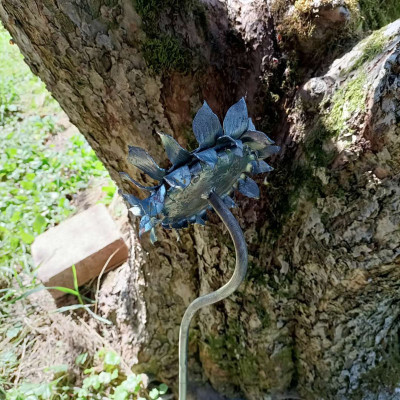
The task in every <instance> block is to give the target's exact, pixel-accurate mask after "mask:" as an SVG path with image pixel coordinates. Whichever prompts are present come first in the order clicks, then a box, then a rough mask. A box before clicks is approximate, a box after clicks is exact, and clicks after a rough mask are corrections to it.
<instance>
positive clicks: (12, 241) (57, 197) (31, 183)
mask: <svg viewBox="0 0 400 400" xmlns="http://www.w3.org/2000/svg"><path fill="white" fill-rule="evenodd" d="M10 40H11V38H10V36H9V34H8V33H7V32H6V31H5V30H4V29H3V28H2V27H0V54H1V55H2V56H1V57H0V131H1V141H0V285H2V286H5V285H7V283H8V282H9V281H10V279H11V277H12V276H14V275H15V273H16V271H20V270H21V269H23V270H24V271H25V272H27V273H29V272H30V271H32V268H33V267H34V266H33V265H32V261H31V258H30V244H31V243H32V242H33V240H34V238H35V236H37V235H39V234H40V233H42V232H43V231H44V230H45V229H47V228H48V227H49V226H53V225H56V224H58V223H59V222H61V221H62V220H64V219H65V218H66V217H67V216H68V215H70V214H71V213H72V212H73V211H74V207H73V206H72V205H71V203H70V199H71V198H72V197H73V195H74V194H75V193H77V192H78V191H79V190H80V189H83V188H85V187H87V185H88V183H89V181H90V180H91V179H92V177H95V178H97V177H98V178H102V179H104V178H108V179H109V176H108V173H107V171H106V170H105V168H104V166H103V165H102V163H101V162H100V161H99V160H98V159H97V157H96V155H95V153H94V152H93V150H92V149H91V148H90V147H89V145H88V144H87V142H86V140H85V139H84V138H83V137H82V136H81V135H76V136H73V137H72V138H71V139H70V140H69V141H67V145H66V146H65V148H63V149H62V150H61V151H60V149H55V146H54V145H52V144H51V140H52V137H53V136H54V135H56V134H57V133H59V132H60V130H61V129H62V127H61V126H60V124H59V123H58V118H59V115H60V113H61V109H60V107H59V106H58V104H57V103H56V102H55V100H54V99H53V98H52V97H51V95H50V94H49V92H47V91H46V89H45V86H44V84H43V83H42V82H41V81H40V80H39V79H38V78H37V77H35V76H34V75H33V74H32V73H31V72H30V70H29V68H28V66H27V65H26V64H25V63H24V62H23V59H22V55H21V54H20V53H19V51H18V48H17V46H15V45H14V46H11V45H10ZM105 190H106V191H107V197H106V200H105V202H107V201H109V200H110V199H111V198H112V196H113V194H114V192H115V186H114V185H113V184H112V181H111V180H109V184H108V185H107V186H106V187H105Z"/></svg>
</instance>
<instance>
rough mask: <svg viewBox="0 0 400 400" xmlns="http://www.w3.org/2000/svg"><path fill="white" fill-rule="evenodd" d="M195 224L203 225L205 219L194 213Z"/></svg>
mask: <svg viewBox="0 0 400 400" xmlns="http://www.w3.org/2000/svg"><path fill="white" fill-rule="evenodd" d="M196 224H199V225H205V224H206V223H205V221H204V220H203V218H201V217H200V216H199V215H196Z"/></svg>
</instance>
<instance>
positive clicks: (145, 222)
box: [139, 215, 154, 237]
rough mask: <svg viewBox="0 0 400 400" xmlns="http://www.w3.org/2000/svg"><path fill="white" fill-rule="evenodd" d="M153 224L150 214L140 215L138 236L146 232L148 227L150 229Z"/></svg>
mask: <svg viewBox="0 0 400 400" xmlns="http://www.w3.org/2000/svg"><path fill="white" fill-rule="evenodd" d="M153 226H154V224H153V221H152V219H151V218H150V216H148V215H145V216H143V217H142V219H141V220H140V225H139V237H141V236H142V235H143V233H145V232H148V231H149V230H150V229H152V228H153Z"/></svg>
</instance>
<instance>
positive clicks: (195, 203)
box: [122, 98, 279, 400]
mask: <svg viewBox="0 0 400 400" xmlns="http://www.w3.org/2000/svg"><path fill="white" fill-rule="evenodd" d="M193 131H194V134H195V136H196V139H197V141H198V143H199V147H198V148H197V149H196V150H195V151H193V152H192V153H189V152H188V151H187V150H185V149H183V148H182V147H181V146H180V145H179V144H178V143H177V142H176V141H175V139H173V138H172V137H171V136H168V135H165V134H160V137H161V141H162V143H163V145H164V147H165V151H166V153H167V155H168V158H169V159H170V161H171V163H172V167H171V168H170V169H169V170H168V171H166V170H164V169H162V168H160V167H159V166H158V165H157V164H156V163H155V162H154V160H153V159H152V158H151V157H150V156H149V154H147V152H146V151H145V150H143V149H141V148H139V147H133V146H130V147H129V161H130V162H131V163H132V164H133V165H135V166H137V167H138V168H140V169H141V170H142V171H144V172H145V173H147V174H148V175H149V176H150V177H152V178H153V179H156V180H157V181H159V182H160V184H159V185H157V186H153V187H146V186H143V185H141V184H139V183H138V182H136V181H135V180H133V179H131V178H130V177H129V176H128V175H127V174H125V173H122V177H123V178H124V179H127V180H128V181H129V182H130V183H132V184H134V185H136V186H137V187H139V188H141V189H144V190H147V191H150V192H151V195H150V196H149V197H147V198H146V199H144V200H140V199H138V198H136V197H135V196H133V195H131V194H123V196H124V198H125V200H126V201H127V202H128V203H129V205H130V207H131V208H130V211H131V212H132V213H133V214H134V215H136V216H141V217H142V218H141V221H140V227H139V235H140V236H141V235H142V234H143V233H145V232H148V231H150V240H151V242H152V243H154V242H155V241H156V240H157V237H156V233H155V229H154V228H155V226H156V225H157V224H161V225H162V226H163V227H164V228H166V229H182V228H186V227H187V226H188V225H189V224H193V223H197V224H200V225H204V224H205V220H206V217H207V215H206V211H207V210H209V209H211V208H214V210H215V211H216V212H217V214H218V215H219V216H220V218H221V219H222V221H223V222H224V223H225V225H226V226H227V228H228V230H229V233H230V235H231V237H232V240H233V242H234V244H235V250H236V268H235V271H234V274H233V276H232V278H231V279H230V281H229V282H228V283H227V284H226V285H225V286H223V287H222V288H220V289H218V290H217V291H215V292H213V293H210V294H207V295H205V296H201V297H199V298H198V299H196V300H194V301H193V302H192V303H191V304H190V305H189V307H188V309H187V310H186V312H185V315H184V317H183V319H182V324H181V330H180V334H179V400H186V392H187V348H188V332H189V326H190V321H191V319H192V317H193V315H194V314H195V313H196V311H197V310H199V309H200V308H201V307H204V306H206V305H210V304H213V303H215V302H217V301H220V300H222V299H224V298H226V297H227V296H229V295H230V294H232V293H233V292H234V291H235V290H236V288H237V287H238V286H239V285H240V283H241V282H242V281H243V279H244V277H245V275H246V270H247V247H246V243H245V240H244V237H243V233H242V231H241V229H240V227H239V224H238V223H237V221H236V220H235V218H234V217H233V215H232V214H231V212H230V211H229V208H232V207H235V206H236V205H235V203H234V201H233V200H232V198H231V197H230V196H229V195H230V194H231V192H232V191H233V188H236V189H237V190H238V191H239V192H241V193H242V194H244V195H246V196H248V197H253V198H258V197H259V195H260V191H259V188H258V186H257V184H256V183H255V182H254V181H253V180H252V179H251V178H249V177H248V176H247V175H245V174H246V173H249V172H251V173H255V174H259V173H264V172H269V171H271V170H272V167H270V166H269V165H268V164H267V163H266V162H264V161H262V159H264V158H267V157H269V156H270V155H272V154H275V153H277V151H278V150H279V147H278V146H272V144H273V143H274V142H273V141H272V140H271V139H270V138H268V136H267V135H265V134H264V133H263V132H259V131H257V130H256V128H255V126H254V124H253V122H252V120H251V118H249V117H248V114H247V107H246V103H245V101H244V99H243V98H242V99H240V100H239V101H238V102H237V103H236V104H234V105H233V106H232V107H231V108H230V109H229V110H228V112H227V114H226V117H225V119H224V123H223V129H222V126H221V123H220V121H219V119H218V117H217V116H216V115H215V114H214V113H213V112H212V110H211V109H210V107H209V106H208V104H207V103H206V102H204V104H203V106H202V107H201V108H200V110H199V111H198V113H197V114H196V116H195V118H194V120H193Z"/></svg>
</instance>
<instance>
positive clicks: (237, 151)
mask: <svg viewBox="0 0 400 400" xmlns="http://www.w3.org/2000/svg"><path fill="white" fill-rule="evenodd" d="M231 151H232V153H233V154H236V155H237V156H238V157H243V150H242V149H241V148H239V147H233V148H232V149H231Z"/></svg>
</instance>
